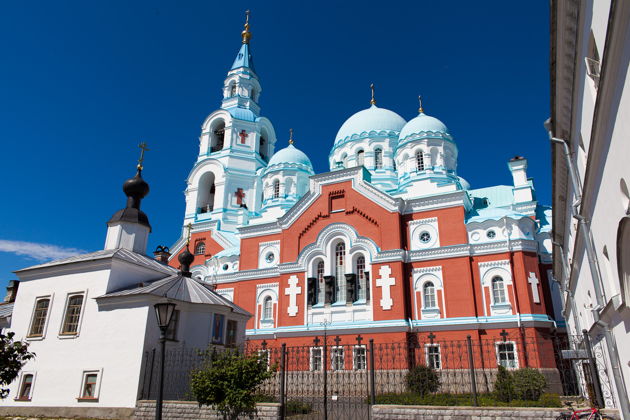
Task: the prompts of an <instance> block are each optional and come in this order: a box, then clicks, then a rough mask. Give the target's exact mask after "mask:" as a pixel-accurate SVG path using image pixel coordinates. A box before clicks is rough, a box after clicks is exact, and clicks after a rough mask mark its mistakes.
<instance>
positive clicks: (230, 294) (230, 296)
mask: <svg viewBox="0 0 630 420" xmlns="http://www.w3.org/2000/svg"><path fill="white" fill-rule="evenodd" d="M216 292H217V294H218V295H219V296H222V297H224V298H226V299H227V300H229V301H230V302H234V288H233V287H230V288H225V289H216Z"/></svg>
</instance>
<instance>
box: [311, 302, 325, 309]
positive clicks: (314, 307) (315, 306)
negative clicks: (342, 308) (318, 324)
mask: <svg viewBox="0 0 630 420" xmlns="http://www.w3.org/2000/svg"><path fill="white" fill-rule="evenodd" d="M323 307H324V304H323V303H316V304H315V305H312V306H311V308H313V309H320V308H323Z"/></svg>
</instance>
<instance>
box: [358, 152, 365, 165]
mask: <svg viewBox="0 0 630 420" xmlns="http://www.w3.org/2000/svg"><path fill="white" fill-rule="evenodd" d="M363 165H365V152H364V151H363V150H359V151H358V152H357V166H363Z"/></svg>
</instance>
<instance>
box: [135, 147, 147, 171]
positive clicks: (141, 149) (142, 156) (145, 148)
mask: <svg viewBox="0 0 630 420" xmlns="http://www.w3.org/2000/svg"><path fill="white" fill-rule="evenodd" d="M138 147H139V148H140V159H138V166H137V168H138V170H139V171H141V170H143V169H144V167H143V166H142V163H143V162H144V152H148V151H149V148H148V147H147V144H146V143H145V142H142V143H140V144H139V145H138Z"/></svg>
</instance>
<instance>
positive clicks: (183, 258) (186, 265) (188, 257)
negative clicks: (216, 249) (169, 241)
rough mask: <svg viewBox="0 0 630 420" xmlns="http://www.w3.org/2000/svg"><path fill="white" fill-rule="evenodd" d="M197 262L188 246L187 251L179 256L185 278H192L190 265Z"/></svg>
mask: <svg viewBox="0 0 630 420" xmlns="http://www.w3.org/2000/svg"><path fill="white" fill-rule="evenodd" d="M194 260H195V256H194V255H193V254H192V253H191V252H190V251H189V250H188V245H186V249H184V251H183V252H182V253H181V254H179V255H178V256H177V261H179V263H180V264H181V268H180V271H181V273H182V275H183V276H186V277H190V276H191V273H190V264H192V263H193V261H194Z"/></svg>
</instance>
